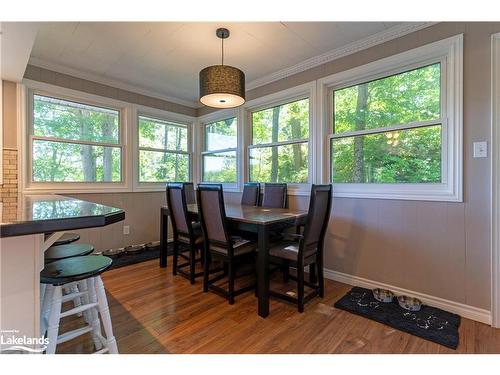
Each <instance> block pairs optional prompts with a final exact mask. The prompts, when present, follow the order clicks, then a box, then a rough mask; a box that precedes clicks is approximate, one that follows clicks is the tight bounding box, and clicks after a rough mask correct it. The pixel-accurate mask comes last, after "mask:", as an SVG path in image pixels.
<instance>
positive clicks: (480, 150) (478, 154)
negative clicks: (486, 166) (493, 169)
mask: <svg viewBox="0 0 500 375" xmlns="http://www.w3.org/2000/svg"><path fill="white" fill-rule="evenodd" d="M473 145H474V157H475V158H486V157H488V145H487V143H486V142H474V143H473Z"/></svg>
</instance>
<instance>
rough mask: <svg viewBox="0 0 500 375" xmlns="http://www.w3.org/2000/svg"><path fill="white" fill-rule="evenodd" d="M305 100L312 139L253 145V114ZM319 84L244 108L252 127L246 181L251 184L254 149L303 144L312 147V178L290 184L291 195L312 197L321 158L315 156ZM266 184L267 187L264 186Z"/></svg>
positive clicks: (309, 168)
mask: <svg viewBox="0 0 500 375" xmlns="http://www.w3.org/2000/svg"><path fill="white" fill-rule="evenodd" d="M302 99H309V137H308V138H307V139H306V138H304V139H301V140H293V141H281V142H271V143H262V144H259V145H254V144H253V123H252V114H253V113H254V112H258V111H261V110H265V109H270V108H273V107H276V106H279V105H283V104H288V103H292V102H295V101H298V100H302ZM315 108H316V81H312V82H308V83H305V84H302V85H299V86H295V87H292V88H289V89H287V90H283V91H279V92H276V93H274V94H270V95H266V96H263V97H259V98H257V99H254V100H251V101H249V102H247V103H246V104H245V105H244V111H245V120H246V122H245V123H247V124H248V126H245V128H246V130H247V133H246V137H245V140H246V142H245V147H244V148H245V152H246V156H245V160H246V162H245V181H250V150H251V149H252V148H265V147H270V146H280V145H287V144H303V143H306V144H307V147H308V150H307V151H308V152H307V155H308V171H307V173H308V178H307V182H306V183H294V182H287V185H288V189H287V191H288V194H289V195H309V193H310V185H311V183H312V182H313V181H315V180H316V175H317V170H316V164H317V163H316V162H315V160H316V159H317V155H316V152H315V148H316V147H315V139H317V137H318V132H317V126H316V121H315V119H316V110H315ZM262 184H263V183H262Z"/></svg>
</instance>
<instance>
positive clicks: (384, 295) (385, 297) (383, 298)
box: [372, 288, 394, 303]
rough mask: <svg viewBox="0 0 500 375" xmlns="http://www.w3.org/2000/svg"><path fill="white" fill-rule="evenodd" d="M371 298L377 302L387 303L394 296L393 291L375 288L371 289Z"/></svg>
mask: <svg viewBox="0 0 500 375" xmlns="http://www.w3.org/2000/svg"><path fill="white" fill-rule="evenodd" d="M372 293H373V298H375V299H376V300H377V301H379V302H384V303H389V302H392V299H393V298H394V293H393V292H391V291H390V290H388V289H380V288H375V289H373V290H372Z"/></svg>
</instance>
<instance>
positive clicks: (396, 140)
mask: <svg viewBox="0 0 500 375" xmlns="http://www.w3.org/2000/svg"><path fill="white" fill-rule="evenodd" d="M333 108H334V111H333V117H334V118H333V134H332V136H331V167H332V171H331V176H332V182H335V183H441V181H442V176H441V151H442V150H441V133H442V124H443V118H442V117H441V64H440V63H436V64H432V65H428V66H424V67H420V68H417V69H413V70H410V71H406V72H403V73H399V74H396V75H392V76H389V77H385V78H381V79H377V80H374V81H370V82H366V83H362V84H358V85H354V86H351V87H346V88H342V89H339V90H335V91H334V92H333Z"/></svg>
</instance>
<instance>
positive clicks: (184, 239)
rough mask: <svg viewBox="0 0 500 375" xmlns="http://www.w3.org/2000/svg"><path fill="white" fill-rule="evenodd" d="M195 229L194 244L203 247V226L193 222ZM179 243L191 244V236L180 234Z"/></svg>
mask: <svg viewBox="0 0 500 375" xmlns="http://www.w3.org/2000/svg"><path fill="white" fill-rule="evenodd" d="M191 225H192V228H193V236H194V237H195V239H194V244H195V245H201V244H202V243H203V233H202V231H201V225H200V223H197V222H193V223H192V224H191ZM178 239H179V241H181V242H184V243H187V244H189V243H190V241H189V236H187V235H185V234H184V233H179V236H178Z"/></svg>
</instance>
